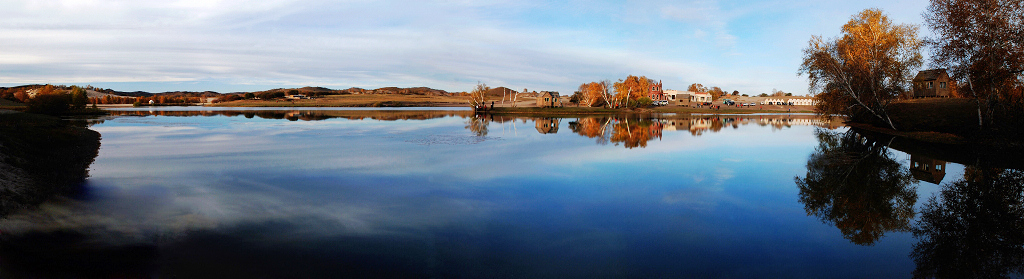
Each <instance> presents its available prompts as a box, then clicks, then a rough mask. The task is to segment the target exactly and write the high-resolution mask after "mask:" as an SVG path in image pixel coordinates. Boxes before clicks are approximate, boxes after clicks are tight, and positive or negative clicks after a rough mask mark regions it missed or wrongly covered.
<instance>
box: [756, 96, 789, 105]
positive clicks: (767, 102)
mask: <svg viewBox="0 0 1024 279" xmlns="http://www.w3.org/2000/svg"><path fill="white" fill-rule="evenodd" d="M785 103H786V101H785V100H782V99H773V98H768V99H764V101H761V104H762V105H777V106H781V105H783V104H785Z"/></svg>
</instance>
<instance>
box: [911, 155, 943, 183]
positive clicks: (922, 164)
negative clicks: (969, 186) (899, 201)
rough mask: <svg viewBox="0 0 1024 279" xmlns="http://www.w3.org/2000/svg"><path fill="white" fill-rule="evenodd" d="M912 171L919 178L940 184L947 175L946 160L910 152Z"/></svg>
mask: <svg viewBox="0 0 1024 279" xmlns="http://www.w3.org/2000/svg"><path fill="white" fill-rule="evenodd" d="M910 173H912V174H914V178H917V180H921V181H927V182H929V183H932V184H935V185H938V184H939V183H942V178H944V177H946V161H943V160H936V159H932V158H929V157H925V156H922V155H916V154H910Z"/></svg>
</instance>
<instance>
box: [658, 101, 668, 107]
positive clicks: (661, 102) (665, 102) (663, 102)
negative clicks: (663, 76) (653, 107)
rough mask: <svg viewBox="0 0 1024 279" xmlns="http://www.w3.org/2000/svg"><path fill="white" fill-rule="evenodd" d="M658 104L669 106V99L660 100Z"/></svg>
mask: <svg viewBox="0 0 1024 279" xmlns="http://www.w3.org/2000/svg"><path fill="white" fill-rule="evenodd" d="M658 105H659V106H667V105H668V101H667V100H661V101H658Z"/></svg>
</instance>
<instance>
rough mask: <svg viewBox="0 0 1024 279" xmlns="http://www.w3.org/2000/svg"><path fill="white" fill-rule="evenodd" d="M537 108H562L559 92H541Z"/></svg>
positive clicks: (538, 94) (538, 95) (538, 96)
mask: <svg viewBox="0 0 1024 279" xmlns="http://www.w3.org/2000/svg"><path fill="white" fill-rule="evenodd" d="M537 106H538V107H542V108H553V107H560V106H562V102H561V100H559V96H558V92H552V91H541V92H540V93H537Z"/></svg>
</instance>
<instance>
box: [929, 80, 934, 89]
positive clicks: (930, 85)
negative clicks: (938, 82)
mask: <svg viewBox="0 0 1024 279" xmlns="http://www.w3.org/2000/svg"><path fill="white" fill-rule="evenodd" d="M932 87H933V86H932V82H930V81H929V82H928V89H932Z"/></svg>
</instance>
